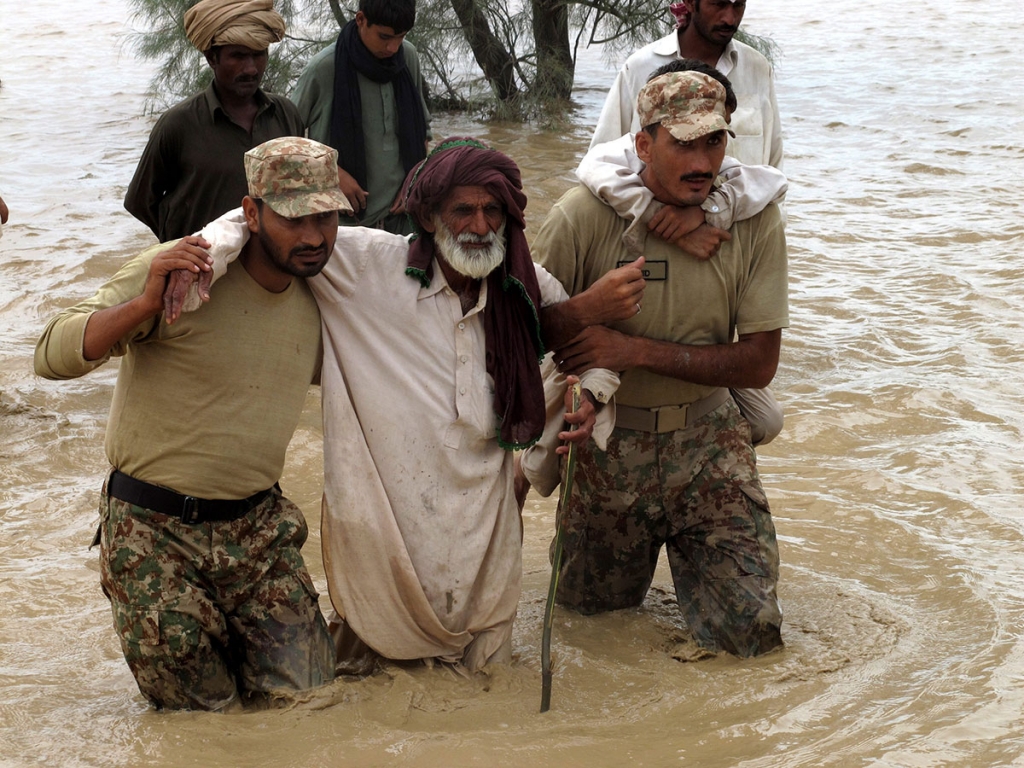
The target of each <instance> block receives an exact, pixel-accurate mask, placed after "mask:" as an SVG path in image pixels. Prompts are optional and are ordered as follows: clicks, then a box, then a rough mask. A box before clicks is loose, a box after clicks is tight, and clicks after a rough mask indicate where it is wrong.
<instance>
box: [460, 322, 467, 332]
mask: <svg viewBox="0 0 1024 768" xmlns="http://www.w3.org/2000/svg"><path fill="white" fill-rule="evenodd" d="M459 330H460V331H464V330H466V324H465V323H459Z"/></svg>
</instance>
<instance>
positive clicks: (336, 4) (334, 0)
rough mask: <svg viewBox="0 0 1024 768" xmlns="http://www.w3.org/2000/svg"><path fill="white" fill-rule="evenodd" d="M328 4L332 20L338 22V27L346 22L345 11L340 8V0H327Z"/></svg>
mask: <svg viewBox="0 0 1024 768" xmlns="http://www.w3.org/2000/svg"><path fill="white" fill-rule="evenodd" d="M328 4H329V5H330V6H331V14H332V15H333V16H334V20H335V21H336V22H338V29H341V28H342V27H344V26H345V25H346V24H348V18H346V16H345V11H343V10H342V9H341V2H340V0H328Z"/></svg>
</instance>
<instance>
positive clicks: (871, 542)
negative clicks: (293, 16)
mask: <svg viewBox="0 0 1024 768" xmlns="http://www.w3.org/2000/svg"><path fill="white" fill-rule="evenodd" d="M127 19H128V12H127V9H126V6H125V4H124V2H123V0H94V2H91V3H75V4H72V3H70V2H66V1H65V2H60V0H35V1H34V2H32V3H19V2H15V0H0V79H2V81H3V86H2V88H0V194H2V195H3V197H4V198H5V199H6V201H7V203H8V204H9V206H10V209H11V222H10V224H9V225H8V226H7V227H6V229H5V233H4V237H3V239H2V240H0V318H2V320H0V764H3V765H10V766H31V765H52V766H191V765H202V766H213V767H220V766H318V765H353V766H385V765H388V766H390V765H402V766H474V765H481V766H492V765H501V766H506V765H508V766H547V765H559V766H586V768H599V767H602V766H620V765H631V766H632V765H639V766H669V765H690V766H787V767H788V766H914V767H917V768H925V767H927V768H931V767H933V766H971V767H973V766H1006V765H1024V740H1022V729H1024V640H1022V636H1021V634H1022V627H1024V512H1022V505H1021V498H1022V497H1021V488H1022V487H1024V450H1022V430H1024V407H1022V406H1024V395H1022V389H1024V388H1022V386H1021V373H1022V370H1024V353H1022V346H1024V292H1022V291H1021V289H1020V285H1021V278H1022V261H1024V247H1022V246H1024V196H1022V192H1021V182H1022V179H1024V149H1022V148H1021V136H1024V107H1022V101H1021V97H1022V95H1024V67H1022V66H1021V63H1022V60H1021V54H1020V51H1019V41H1020V40H1021V39H1022V38H1024V8H1022V6H1021V4H1020V3H1019V2H1010V3H999V4H995V3H990V2H985V1H984V0H961V2H957V3H953V2H943V1H942V0H913V1H912V2H909V3H904V4H902V5H893V4H892V3H885V2H881V0H856V1H855V0H834V1H833V2H829V3H820V2H814V1H812V0H787V2H785V3H770V2H767V0H750V3H749V5H748V9H747V17H746V20H745V21H746V25H747V26H748V28H749V29H750V30H752V31H754V32H759V33H763V34H769V35H771V36H773V37H774V39H775V40H776V41H777V42H778V43H779V44H780V45H781V47H782V50H783V52H784V57H783V58H782V60H781V63H780V67H779V71H778V86H777V90H778V95H779V104H780V107H781V109H782V115H783V125H784V128H785V142H786V165H785V169H786V171H787V173H788V174H789V176H790V195H789V204H788V210H789V225H788V235H789V241H790V246H791V267H790V274H791V316H792V321H793V322H792V327H791V328H790V329H789V330H788V331H787V332H786V334H785V337H784V348H783V360H782V364H781V367H780V370H779V373H778V376H777V377H776V380H775V384H774V389H775V391H776V393H777V394H778V395H779V397H780V399H781V400H782V401H783V403H784V405H785V408H786V413H787V418H786V428H785V431H784V432H783V434H782V436H781V437H780V438H779V439H777V440H776V441H775V442H774V443H772V444H771V445H770V446H767V447H766V448H764V449H762V450H761V451H760V466H761V470H762V474H763V478H764V484H765V487H766V490H767V492H768V496H769V498H770V500H771V503H772V509H773V512H774V515H775V518H776V526H777V528H778V532H779V537H780V550H781V556H782V563H783V565H782V579H781V583H780V586H779V592H780V595H781V597H782V600H783V603H784V609H785V616H786V621H785V626H784V628H783V637H784V639H785V642H786V647H785V649H784V650H783V651H781V652H779V653H774V654H771V655H769V656H766V657H764V658H760V659H755V660H746V661H741V660H736V659H733V658H716V659H711V660H703V661H693V662H691V661H687V658H688V655H689V653H690V652H691V651H692V646H690V645H688V644H687V643H686V642H684V632H683V627H682V625H681V623H680V619H679V615H678V612H677V611H676V609H675V607H674V604H673V600H672V589H671V582H670V579H669V577H668V574H667V572H664V571H662V572H659V575H658V578H657V579H656V582H655V586H654V589H653V590H652V592H651V595H650V597H649V599H648V600H647V602H646V603H645V605H644V606H643V607H642V608H641V609H639V610H636V611H624V612H619V613H614V614H610V615H605V616H600V617H591V618H582V617H580V616H576V615H573V614H569V613H565V612H559V613H558V615H557V618H556V623H555V631H554V654H555V658H556V664H557V668H556V677H555V682H554V697H553V708H552V711H551V712H549V713H547V714H545V715H541V714H539V713H538V705H539V700H540V672H539V667H540V663H539V644H540V634H541V627H540V617H541V613H542V610H543V602H544V598H545V594H546V588H547V580H548V565H547V543H548V539H549V536H550V534H551V528H552V521H553V509H554V503H553V501H552V500H545V499H540V498H537V497H533V496H531V497H530V499H529V500H528V502H527V505H526V510H525V533H526V535H525V544H524V549H523V559H524V566H525V581H524V592H523V598H522V604H521V607H520V618H519V621H518V628H517V631H516V635H515V661H514V663H513V664H512V665H511V666H508V667H506V668H497V669H494V670H492V671H491V672H490V673H489V674H487V675H481V676H478V677H473V678H470V679H465V678H461V677H458V676H455V675H453V674H452V673H451V672H450V671H446V670H437V669H435V670H428V669H415V670H409V669H389V670H388V671H387V672H386V673H384V674H379V675H376V676H374V677H372V678H370V679H367V680H364V681H360V682H350V681H337V682H336V683H334V684H333V685H331V686H329V687H328V688H327V689H326V690H325V691H321V692H318V693H317V694H315V695H311V696H310V697H309V700H308V701H305V702H302V703H300V704H298V705H296V706H295V707H294V708H292V709H290V710H288V711H283V712H263V713H258V712H257V713H247V714H241V715H235V716H217V715H210V714H203V713H178V714H161V713H156V712H154V711H152V710H150V709H149V708H148V707H147V706H146V704H145V702H144V701H143V699H142V698H141V696H140V695H139V694H138V691H137V689H136V687H135V685H134V682H133V680H132V677H131V675H130V673H129V672H128V669H127V667H126V665H125V664H124V661H123V660H122V658H121V654H120V651H119V648H118V644H117V640H116V638H115V636H114V633H113V631H112V629H111V626H110V624H111V620H110V613H109V610H108V608H107V605H106V602H105V600H104V598H103V596H102V594H101V593H100V590H99V586H98V568H97V563H96V553H95V552H92V553H90V552H88V551H87V549H86V545H87V543H88V541H89V538H90V535H91V533H92V530H93V528H94V525H95V517H96V514H95V509H94V508H95V504H96V496H97V491H98V488H99V485H100V482H101V476H102V474H103V470H104V466H105V463H104V458H103V451H102V435H103V429H104V425H105V421H106V413H107V407H108V404H109V399H110V393H111V386H112V383H113V380H114V377H115V375H116V364H112V365H108V366H106V367H105V368H104V369H101V370H100V371H97V372H96V373H94V374H93V375H90V376H88V377H86V378H83V379H79V380H76V381H72V382H64V383H55V382H46V381H41V380H38V379H36V378H34V376H33V375H32V368H31V353H32V348H33V345H34V342H35V339H36V337H37V335H38V333H39V332H40V330H41V328H42V326H43V324H44V322H45V319H46V318H47V317H48V316H50V315H51V314H52V313H53V312H55V311H56V310H58V309H59V308H61V307H63V306H66V305H68V304H70V303H72V302H73V301H75V300H77V299H79V298H81V297H83V296H86V295H88V294H90V293H91V292H92V291H93V290H94V289H95V288H96V287H97V285H98V284H99V283H100V282H101V281H102V280H103V279H104V278H105V277H106V276H107V275H109V274H111V273H112V272H113V271H114V269H115V268H116V267H117V266H118V265H119V264H120V263H122V262H123V261H124V260H125V259H126V258H128V257H129V256H130V255H132V254H134V253H135V252H137V251H138V250H140V249H141V248H143V247H144V246H146V245H148V244H150V243H151V242H152V236H151V235H150V234H149V233H148V232H147V231H145V230H144V228H143V227H142V226H141V225H139V224H138V223H137V222H135V221H134V220H133V219H132V218H131V217H130V216H128V214H126V213H125V212H124V211H123V210H122V209H121V204H120V201H121V198H122V197H123V194H124V189H125V186H126V185H127V183H128V181H129V179H130V177H131V173H132V170H133V168H134V165H135V161H136V159H137V157H138V154H139V152H140V151H141V148H142V145H143V144H144V142H145V138H146V135H147V133H148V131H149V128H150V126H151V124H152V121H151V119H150V118H147V117H143V116H141V110H142V106H143V102H144V98H145V89H146V87H147V83H148V80H149V76H150V71H151V70H150V66H149V65H143V64H140V63H139V62H137V61H135V60H134V59H133V58H132V57H131V56H130V55H129V54H128V53H125V52H122V51H121V48H120V37H119V36H121V35H122V34H123V33H124V32H125V31H126V30H127ZM614 66H615V62H606V61H604V60H603V59H602V57H601V56H600V55H599V54H596V53H593V52H591V53H588V54H587V55H586V56H585V59H584V61H583V62H582V63H581V69H580V77H579V88H578V93H577V96H578V101H579V104H580V106H579V109H578V110H577V111H576V112H575V113H574V114H572V115H570V116H569V120H570V122H569V125H568V127H566V128H565V129H563V130H560V131H557V132H552V131H545V130H542V129H540V128H537V127H531V126H520V125H501V124H498V125H495V124H477V123H473V122H471V121H468V120H466V119H462V118H459V119H455V118H439V119H438V121H437V123H436V125H435V134H437V135H441V134H445V133H455V132H458V133H473V134H477V135H482V136H484V137H486V138H488V139H489V140H490V141H492V142H493V143H494V144H496V145H497V146H498V147H499V148H501V149H503V150H505V151H507V152H508V153H509V154H511V155H512V156H513V157H514V158H515V159H516V160H517V161H518V162H519V163H520V164H521V166H522V167H523V170H524V175H525V179H526V185H527V190H528V192H529V194H530V204H529V206H528V209H527V216H528V218H529V219H530V220H531V222H532V227H531V228H532V229H533V231H535V230H536V227H537V226H538V225H539V222H540V221H541V220H542V217H543V216H544V214H545V213H546V211H547V209H548V208H549V207H550V205H551V204H552V203H553V201H554V200H555V199H557V197H558V195H560V194H561V193H562V192H563V191H565V190H566V189H568V188H569V186H570V185H571V184H572V183H573V176H572V169H573V168H574V166H575V164H576V162H577V160H578V158H579V157H580V156H581V153H582V151H583V149H584V148H585V146H586V144H587V141H588V134H589V126H590V125H591V124H592V123H593V121H594V119H595V118H596V114H597V110H598V108H599V105H600V103H601V101H602V97H603V90H604V89H606V88H607V86H608V84H609V83H610V81H611V78H612V68H613V67H614ZM317 397H318V395H317V393H315V392H314V393H312V394H311V395H310V397H309V402H308V408H307V409H306V413H305V416H304V418H303V423H302V425H301V428H300V430H299V432H298V434H297V435H296V437H295V440H294V442H293V444H292V447H291V451H290V454H289V461H288V467H287V470H286V473H285V476H284V478H283V481H282V484H283V485H284V487H285V490H286V492H287V493H288V494H289V496H291V497H292V498H294V499H295V500H296V501H297V502H298V503H299V504H300V505H301V506H302V508H303V509H304V510H305V512H306V514H307V516H308V517H309V518H310V519H311V520H312V521H314V523H315V521H316V519H317V514H318V508H319V505H318V498H319V494H320V487H321V463H320V462H321V454H320V438H321V431H320V428H319V423H318V421H319V413H318V408H319V403H318V400H317ZM180 407H181V409H182V412H183V416H185V415H186V414H187V410H188V403H187V394H185V393H183V396H182V403H181V406H180ZM312 527H313V528H314V529H315V527H316V526H315V525H313V526H312ZM319 545H320V542H319V539H318V537H317V535H316V534H315V533H314V534H313V535H312V536H311V539H310V542H309V544H308V545H307V548H306V553H307V556H308V559H309V561H310V563H311V569H312V571H313V575H314V579H315V580H316V581H317V583H318V585H319V586H320V587H321V589H323V588H324V578H323V570H322V566H321V564H320V557H319Z"/></svg>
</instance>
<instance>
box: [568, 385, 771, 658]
mask: <svg viewBox="0 0 1024 768" xmlns="http://www.w3.org/2000/svg"><path fill="white" fill-rule="evenodd" d="M563 515H564V525H565V532H564V535H563V540H564V549H563V560H562V568H561V571H560V574H559V585H558V593H557V599H558V602H559V603H560V604H562V605H565V606H567V607H570V608H573V609H575V610H577V611H579V612H581V613H586V614H590V613H599V612H602V611H610V610H615V609H619V608H629V607H635V606H638V605H640V604H641V603H642V602H643V600H644V596H645V595H646V594H647V590H648V589H649V588H650V586H651V581H652V579H653V578H654V570H655V567H656V566H657V562H658V557H659V553H660V552H661V547H662V545H665V547H666V549H667V550H668V561H669V566H670V568H671V571H672V579H673V582H674V585H675V592H676V599H677V601H678V602H679V606H680V608H681V609H682V612H683V618H684V619H685V620H686V623H687V625H688V626H689V628H690V631H691V632H692V633H693V635H694V638H695V639H696V641H697V642H698V643H699V644H700V645H701V646H703V647H705V648H710V649H712V650H716V651H717V650H725V651H728V652H730V653H733V654H736V655H738V656H755V655H757V654H760V653H765V652H766V651H769V650H771V649H772V648H775V647H777V646H779V645H781V644H782V638H781V635H780V631H779V630H780V627H781V625H782V609H781V607H780V605H779V601H778V598H777V596H776V593H775V585H776V582H777V581H778V575H779V551H778V545H777V543H776V540H775V527H774V525H773V524H772V518H771V514H770V512H769V510H768V501H767V499H766V498H765V495H764V490H763V489H762V488H761V481H760V480H759V478H758V474H757V466H756V458H755V455H754V450H753V448H752V447H751V445H750V428H749V426H748V424H747V422H746V421H745V420H744V419H743V417H742V416H741V415H740V413H739V410H738V409H737V408H736V405H735V403H733V402H732V400H729V401H728V402H727V403H725V404H724V405H722V406H720V407H719V408H718V409H717V410H715V411H714V412H712V413H710V414H708V415H707V416H705V417H704V418H702V419H700V420H699V421H697V422H696V423H694V424H693V425H691V426H689V427H687V428H686V429H680V430H677V431H675V432H666V433H662V434H655V433H649V432H638V431H634V430H629V429H620V428H616V429H615V431H614V433H613V434H612V437H611V439H610V440H609V441H608V450H607V451H606V452H601V451H599V450H597V448H596V446H594V444H593V443H587V444H586V445H585V446H580V447H579V449H578V453H577V464H576V475H575V483H574V487H573V494H572V497H571V499H570V501H569V503H568V504H567V505H566V509H565V511H564V512H563Z"/></svg>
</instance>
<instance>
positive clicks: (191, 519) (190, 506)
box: [181, 496, 199, 525]
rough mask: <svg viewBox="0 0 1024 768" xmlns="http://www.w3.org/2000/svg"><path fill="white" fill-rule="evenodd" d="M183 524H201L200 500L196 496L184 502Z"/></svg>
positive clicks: (182, 505) (187, 498) (187, 497)
mask: <svg viewBox="0 0 1024 768" xmlns="http://www.w3.org/2000/svg"><path fill="white" fill-rule="evenodd" d="M181 522H182V523H184V524H185V525H195V524H196V523H198V522H199V499H197V498H196V497H195V496H186V497H185V501H183V502H182V504H181Z"/></svg>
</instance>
